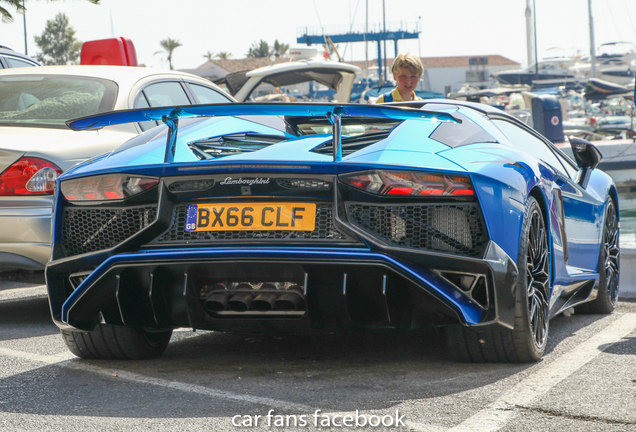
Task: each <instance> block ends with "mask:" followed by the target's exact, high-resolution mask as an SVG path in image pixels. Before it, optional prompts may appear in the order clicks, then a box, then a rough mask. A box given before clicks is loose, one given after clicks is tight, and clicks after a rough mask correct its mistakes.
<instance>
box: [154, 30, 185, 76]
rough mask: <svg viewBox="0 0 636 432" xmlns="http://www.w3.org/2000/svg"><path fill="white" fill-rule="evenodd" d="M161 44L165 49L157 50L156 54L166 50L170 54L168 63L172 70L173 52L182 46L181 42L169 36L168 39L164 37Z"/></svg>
mask: <svg viewBox="0 0 636 432" xmlns="http://www.w3.org/2000/svg"><path fill="white" fill-rule="evenodd" d="M159 45H161V48H163V51H157V52H156V53H155V55H157V54H159V53H161V52H165V53H166V54H168V65H169V66H170V70H172V53H173V52H174V50H176V49H177V48H179V47H180V46H181V42H179V41H178V40H176V39H170V38H168V39H164V40H162V41H160V42H159Z"/></svg>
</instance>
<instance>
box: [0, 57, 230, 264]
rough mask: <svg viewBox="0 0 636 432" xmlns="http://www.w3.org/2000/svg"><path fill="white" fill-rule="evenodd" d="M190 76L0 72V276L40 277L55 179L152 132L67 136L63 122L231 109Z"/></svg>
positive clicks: (109, 70)
mask: <svg viewBox="0 0 636 432" xmlns="http://www.w3.org/2000/svg"><path fill="white" fill-rule="evenodd" d="M233 101H234V100H233V99H232V97H231V96H229V95H227V94H226V93H224V92H223V91H222V90H221V89H220V88H219V87H218V86H216V85H215V84H212V83H211V82H209V81H207V80H205V79H202V78H199V77H197V76H195V75H190V74H187V73H180V72H175V71H164V70H153V69H149V68H137V67H129V66H43V67H37V68H20V69H19V70H18V69H5V70H0V270H5V269H21V270H42V269H44V266H45V264H46V262H47V261H48V260H49V255H50V249H51V228H50V227H51V211H52V210H51V209H52V194H53V185H54V182H55V179H56V178H57V176H58V175H59V174H61V173H62V172H64V171H65V170H67V169H68V168H70V167H71V166H73V165H75V164H76V163H78V162H80V161H82V160H84V159H87V158H90V157H93V156H97V155H100V154H103V153H106V152H109V151H111V150H113V149H115V148H117V147H118V146H119V145H120V144H122V143H123V142H124V141H126V140H128V139H129V138H131V137H133V136H135V135H137V134H139V133H140V132H142V131H145V130H148V129H150V128H152V127H155V126H156V125H157V123H156V122H144V123H135V124H125V125H118V126H110V127H106V128H103V129H101V130H98V131H82V132H75V131H72V130H70V129H69V128H68V127H67V126H66V124H65V122H66V121H67V120H70V119H73V118H77V117H83V116H87V115H92V114H97V113H101V112H106V111H112V110H120V109H130V108H143V107H158V106H172V105H190V104H192V105H194V104H208V103H228V102H233Z"/></svg>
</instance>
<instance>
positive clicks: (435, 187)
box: [340, 171, 475, 196]
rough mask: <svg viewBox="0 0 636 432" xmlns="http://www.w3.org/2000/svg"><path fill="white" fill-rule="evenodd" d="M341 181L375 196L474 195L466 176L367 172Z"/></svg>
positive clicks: (341, 178)
mask: <svg viewBox="0 0 636 432" xmlns="http://www.w3.org/2000/svg"><path fill="white" fill-rule="evenodd" d="M340 180H342V181H343V182H344V183H346V184H348V185H350V186H353V187H355V188H357V189H360V190H363V191H365V192H371V193H374V194H376V195H410V196H413V195H419V196H448V195H455V196H462V195H463V196H470V195H475V189H474V188H473V185H472V183H471V181H470V178H468V177H467V176H456V175H444V174H429V173H422V172H409V171H368V172H364V173H355V174H346V175H342V176H340Z"/></svg>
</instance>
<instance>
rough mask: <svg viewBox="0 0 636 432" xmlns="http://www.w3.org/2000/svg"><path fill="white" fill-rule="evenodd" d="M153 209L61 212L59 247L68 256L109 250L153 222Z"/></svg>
mask: <svg viewBox="0 0 636 432" xmlns="http://www.w3.org/2000/svg"><path fill="white" fill-rule="evenodd" d="M156 216H157V207H156V206H144V207H126V208H76V207H67V208H65V209H64V223H63V225H62V244H63V245H64V248H65V249H66V253H67V255H68V256H72V255H79V254H83V253H88V252H95V251H98V250H103V249H109V248H112V247H113V246H116V245H117V244H119V243H121V242H122V241H124V240H126V239H128V238H130V237H132V236H133V235H135V234H136V233H138V232H139V231H141V230H142V229H143V228H145V227H146V226H148V225H150V224H151V223H152V222H154V220H155V218H156Z"/></svg>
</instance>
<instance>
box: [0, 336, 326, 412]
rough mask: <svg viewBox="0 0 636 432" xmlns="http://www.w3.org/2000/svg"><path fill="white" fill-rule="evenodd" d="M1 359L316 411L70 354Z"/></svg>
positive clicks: (13, 353)
mask: <svg viewBox="0 0 636 432" xmlns="http://www.w3.org/2000/svg"><path fill="white" fill-rule="evenodd" d="M0 356H6V357H14V358H20V359H24V360H28V361H32V362H37V363H44V364H47V365H55V366H59V367H64V368H68V369H75V370H81V371H85V372H90V373H95V374H99V375H105V376H108V377H111V378H116V379H125V380H127V381H132V382H135V383H139V384H150V385H155V386H158V387H165V388H169V389H173V390H179V391H183V392H188V393H196V394H200V395H203V396H209V397H218V398H223V399H231V400H236V401H240V402H249V403H254V404H259V405H265V406H271V407H275V408H281V409H286V410H288V409H295V410H300V411H307V412H313V411H314V409H313V408H312V407H310V406H307V405H303V404H298V403H293V402H287V401H282V400H277V399H272V398H267V397H261V396H251V395H246V394H238V393H232V392H228V391H223V390H216V389H213V388H210V387H205V386H201V385H196V384H188V383H183V382H177V381H169V380H164V379H159V378H153V377H148V376H144V375H140V374H137V373H134V372H128V371H124V370H119V369H108V368H104V367H100V366H95V365H94V364H89V363H86V362H83V361H81V360H78V359H77V358H76V357H75V356H74V355H73V354H71V353H70V352H64V353H61V354H56V355H48V356H47V355H39V354H33V353H28V352H24V351H17V350H13V349H9V348H0ZM104 364H105V365H107V363H104ZM38 367H39V366H38ZM38 367H34V368H32V369H37V368H38ZM20 373H24V370H21V371H20ZM5 378H6V377H5Z"/></svg>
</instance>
